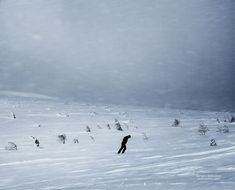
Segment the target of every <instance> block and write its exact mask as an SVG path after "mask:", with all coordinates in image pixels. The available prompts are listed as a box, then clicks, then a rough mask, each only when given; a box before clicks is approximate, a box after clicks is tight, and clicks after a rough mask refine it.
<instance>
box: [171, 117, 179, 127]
mask: <svg viewBox="0 0 235 190" xmlns="http://www.w3.org/2000/svg"><path fill="white" fill-rule="evenodd" d="M179 125H180V120H178V119H175V120H174V123H173V124H172V126H173V127H179Z"/></svg>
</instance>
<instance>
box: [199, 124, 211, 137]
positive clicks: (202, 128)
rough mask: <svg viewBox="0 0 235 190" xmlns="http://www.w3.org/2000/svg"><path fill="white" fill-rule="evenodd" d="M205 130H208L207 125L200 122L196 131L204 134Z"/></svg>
mask: <svg viewBox="0 0 235 190" xmlns="http://www.w3.org/2000/svg"><path fill="white" fill-rule="evenodd" d="M207 131H209V129H208V127H207V126H206V125H205V124H200V126H199V129H198V132H199V133H200V134H201V135H205V134H206V132H207Z"/></svg>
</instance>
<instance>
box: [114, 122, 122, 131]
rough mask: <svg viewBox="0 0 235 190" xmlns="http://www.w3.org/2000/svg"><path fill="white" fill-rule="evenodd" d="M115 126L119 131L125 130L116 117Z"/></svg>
mask: <svg viewBox="0 0 235 190" xmlns="http://www.w3.org/2000/svg"><path fill="white" fill-rule="evenodd" d="M115 126H116V129H117V130H118V131H123V129H122V127H121V124H120V123H119V121H118V120H117V119H115Z"/></svg>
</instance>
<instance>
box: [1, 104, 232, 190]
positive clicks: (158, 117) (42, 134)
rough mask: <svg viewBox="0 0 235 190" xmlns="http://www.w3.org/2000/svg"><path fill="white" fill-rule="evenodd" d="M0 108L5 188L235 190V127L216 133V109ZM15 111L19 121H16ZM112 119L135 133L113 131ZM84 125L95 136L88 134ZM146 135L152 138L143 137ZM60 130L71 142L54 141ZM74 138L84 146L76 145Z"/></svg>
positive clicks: (49, 106) (12, 189)
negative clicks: (201, 129)
mask: <svg viewBox="0 0 235 190" xmlns="http://www.w3.org/2000/svg"><path fill="white" fill-rule="evenodd" d="M17 105H18V106H17ZM19 105H20V106H19ZM0 109H1V110H0V111H1V112H0V118H1V119H2V120H1V121H0V127H1V128H2V129H1V131H2V132H1V133H0V139H2V140H1V141H0V146H1V148H0V190H27V189H33V190H37V189H38V190H58V189H68V190H73V189H74V190H75V189H79V190H80V189H97V190H99V189H100V190H101V189H102V190H103V189H133V190H137V189H154V190H155V189H174V190H175V189H180V190H181V189H202V190H203V189H206V190H208V189H213V190H214V189H215V190H217V189H218V190H219V189H225V190H232V189H233V188H234V186H235V160H234V158H235V145H234V144H233V143H234V140H235V138H234V137H235V136H234V134H233V130H234V129H233V128H234V127H235V125H233V124H230V125H229V126H230V129H231V130H230V131H231V132H230V133H229V134H220V133H217V132H216V129H217V127H218V126H219V124H218V123H216V120H214V119H213V117H216V114H215V113H213V112H199V111H186V110H183V111H178V110H170V109H148V108H136V107H125V106H114V105H112V106H109V109H107V108H106V107H105V106H103V105H81V104H77V103H74V104H63V103H60V102H57V101H53V102H52V101H46V100H43V101H40V100H37V101H36V100H34V101H30V100H21V101H20V103H19V102H17V101H16V100H14V101H9V100H8V101H7V100H0ZM12 110H13V111H14V113H16V117H17V118H16V119H12V118H11V115H10V114H11V111H12ZM42 110H44V111H42ZM94 112H95V113H97V114H91V113H94ZM125 112H127V113H125ZM180 112H183V113H184V114H180ZM123 113H125V114H123ZM61 114H62V115H61ZM63 114H69V117H64V116H63ZM221 114H222V113H221ZM114 118H117V119H118V120H119V121H120V122H121V123H125V124H127V125H128V126H129V130H127V129H126V128H125V127H124V131H123V132H119V131H117V130H115V126H114V122H113V120H114ZM175 118H180V120H181V122H182V127H178V128H173V127H171V124H172V122H173V121H174V119H175ZM202 121H203V122H204V123H206V124H208V126H209V127H210V131H209V132H208V134H206V135H205V136H201V135H199V134H198V133H197V129H198V125H199V124H200V123H201V122H202ZM107 123H109V124H110V126H111V128H112V129H111V130H108V129H107V128H106V124H107ZM38 124H41V125H42V126H41V127H40V128H39V127H37V125H38ZM98 124H99V125H100V126H101V129H99V128H98V127H97V125H98ZM86 125H89V126H90V127H91V129H92V132H91V133H87V132H85V127H86ZM3 129H4V130H3ZM142 132H145V133H146V135H147V136H148V138H149V139H148V140H143V134H142ZM62 133H66V134H67V136H68V141H67V142H66V144H65V145H62V144H59V143H58V142H57V141H56V136H57V135H58V134H62ZM126 134H131V135H132V138H131V139H130V140H129V142H128V146H127V147H128V149H127V152H126V153H125V154H123V155H118V154H116V151H117V150H118V148H119V146H120V141H121V140H122V138H123V136H124V135H126ZM29 136H36V137H37V138H38V139H39V140H40V142H41V144H42V146H43V148H42V149H37V148H36V147H35V146H34V144H33V142H32V139H30V138H28V137H29ZM89 136H93V137H94V139H95V141H92V140H91V139H90V137H89ZM74 137H78V139H79V144H72V139H73V138H74ZM212 137H214V138H216V139H217V140H218V146H217V147H209V140H210V139H211V138H212ZM9 141H13V142H16V144H17V145H18V146H19V147H18V150H17V151H6V150H5V149H4V147H5V145H6V144H7V142H9Z"/></svg>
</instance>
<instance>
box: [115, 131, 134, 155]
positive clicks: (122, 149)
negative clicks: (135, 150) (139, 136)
mask: <svg viewBox="0 0 235 190" xmlns="http://www.w3.org/2000/svg"><path fill="white" fill-rule="evenodd" d="M129 138H131V135H127V136H125V137H124V138H123V140H122V144H121V148H120V149H119V151H118V154H120V153H121V152H122V154H123V153H124V152H125V151H126V143H127V141H128V139H129Z"/></svg>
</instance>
